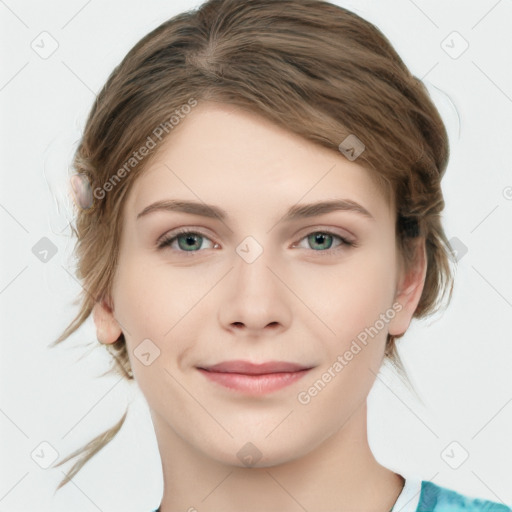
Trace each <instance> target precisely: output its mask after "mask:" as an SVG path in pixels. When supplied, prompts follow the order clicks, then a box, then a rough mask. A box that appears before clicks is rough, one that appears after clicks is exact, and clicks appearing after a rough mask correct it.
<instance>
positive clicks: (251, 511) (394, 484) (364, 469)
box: [152, 402, 404, 512]
mask: <svg viewBox="0 0 512 512" xmlns="http://www.w3.org/2000/svg"><path fill="white" fill-rule="evenodd" d="M366 413H367V409H366V402H364V403H363V405H362V406H361V407H360V408H359V409H358V410H357V411H356V412H355V413H354V414H353V415H352V416H351V417H350V419H349V420H348V421H347V422H346V423H345V424H344V425H343V427H342V428H341V429H340V430H338V431H337V432H335V433H333V434H332V435H331V436H330V437H328V438H327V439H325V440H324V441H323V442H322V443H320V444H319V445H318V446H317V447H316V448H314V449H313V450H311V451H310V452H309V453H307V454H306V455H305V456H303V457H300V458H297V459H294V460H288V461H286V462H284V463H279V464H276V465H267V467H243V466H241V467H239V466H234V465H229V464H225V463H222V462H220V461H218V460H215V459H213V458H211V457H209V456H208V454H205V453H203V452H199V451H197V450H196V449H195V448H194V447H193V446H191V445H190V444H189V443H188V442H186V441H185V440H183V439H182V438H181V437H179V436H178V435H177V434H176V432H175V431H174V430H172V428H170V427H169V425H168V424H167V423H166V422H165V421H164V419H163V418H162V417H161V416H158V415H157V414H155V413H154V411H152V417H153V424H154V426H155V433H156V436H157V441H158V446H159V451H160V456H161V459H162V470H163V476H164V494H163V498H162V503H161V506H160V512H177V511H184V510H186V511H188V510H190V511H194V510H222V511H224V512H235V511H236V512H239V511H240V510H244V512H262V511H265V512H270V511H274V510H275V511H279V512H292V511H299V510H307V511H308V512H319V511H324V510H336V511H339V512H348V511H354V510H364V511H365V512H389V511H390V509H391V508H392V507H393V504H394V503H395V501H396V500H397V498H398V495H399V494H400V492H401V490H402V488H403V485H404V479H403V478H402V477H401V476H400V475H398V474H396V473H394V472H392V471H391V470H389V469H387V468H385V467H384V466H382V465H381V464H379V463H378V462H377V461H376V459H375V458H374V456H373V454H372V452H371V450H370V447H369V445H368V439H367V431H366Z"/></svg>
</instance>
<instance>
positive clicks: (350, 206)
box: [137, 199, 375, 222]
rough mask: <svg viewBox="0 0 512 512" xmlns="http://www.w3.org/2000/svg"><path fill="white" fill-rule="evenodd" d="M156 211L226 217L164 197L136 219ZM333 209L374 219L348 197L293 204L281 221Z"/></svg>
mask: <svg viewBox="0 0 512 512" xmlns="http://www.w3.org/2000/svg"><path fill="white" fill-rule="evenodd" d="M156 211H169V212H182V213H190V214H193V215H199V216H201V217H208V218H218V219H220V220H225V219H227V217H228V214H227V212H226V211H225V210H223V209H222V208H219V207H218V206H215V205H212V204H206V203H200V202H197V201H184V200H179V199H166V200H162V201H156V202H155V203H152V204H150V205H149V206H146V208H144V209H143V210H142V211H141V212H140V213H139V214H138V215H137V220H138V219H140V218H141V217H144V216H146V215H148V214H150V213H152V212H156ZM335 211H348V212H355V213H359V214H360V215H362V216H364V217H367V218H368V219H372V220H375V218H374V217H373V215H372V214H371V213H370V212H369V211H368V210H367V209H366V208H364V207H363V206H362V205H360V204H359V203H356V202H355V201H352V200H350V199H335V200H331V201H319V202H316V203H309V204H298V205H294V206H292V207H291V208H289V210H288V211H287V212H286V213H285V214H284V215H283V217H282V218H281V221H282V222H291V221H294V220H298V219H304V218H308V217H315V216H317V215H323V214H326V213H331V212H335Z"/></svg>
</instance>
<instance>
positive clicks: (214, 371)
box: [198, 360, 311, 395]
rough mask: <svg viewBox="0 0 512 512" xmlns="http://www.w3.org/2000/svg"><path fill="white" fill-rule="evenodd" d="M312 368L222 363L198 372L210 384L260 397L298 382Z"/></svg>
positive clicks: (266, 363)
mask: <svg viewBox="0 0 512 512" xmlns="http://www.w3.org/2000/svg"><path fill="white" fill-rule="evenodd" d="M310 369H311V367H308V366H303V365H300V364H297V363H290V362H285V361H268V362H265V363H259V364H255V363H250V362H248V361H240V360H238V361H225V362H222V363H218V364H215V365H213V366H209V367H198V370H199V372H200V373H201V374H203V375H204V376H205V377H206V378H207V379H208V380H209V381H211V382H214V383H215V384H218V385H221V386H223V387H224V388H228V389H229V390H230V391H236V392H238V393H243V394H246V395H263V394H267V393H271V392H274V391H278V390H279V389H282V388H284V387H286V386H289V385H291V384H292V383H294V382H296V381H297V380H299V379H301V378H302V377H303V376H304V375H305V374H306V373H307V372H308V371H309V370H310Z"/></svg>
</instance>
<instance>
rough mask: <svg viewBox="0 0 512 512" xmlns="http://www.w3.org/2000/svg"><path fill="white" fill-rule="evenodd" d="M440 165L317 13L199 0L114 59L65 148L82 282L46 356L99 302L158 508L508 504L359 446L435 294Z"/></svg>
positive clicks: (327, 7) (330, 22)
mask: <svg viewBox="0 0 512 512" xmlns="http://www.w3.org/2000/svg"><path fill="white" fill-rule="evenodd" d="M448 156H449V148H448V140H447V134H446V131H445V127H444V125H443V122H442V120H441V118H440V116H439V113H438V112H437V110H436V108H435V106H434V105H433V103H432V101H431V100H430V98H429V96H428V93H427V92H426V89H425V87H424V86H423V84H422V83H421V82H420V81H419V80H417V79H416V78H415V77H414V76H412V75H411V73H410V72H409V71H408V69H407V68H406V66H405V64H404V63H403V62H402V60H401V59H400V57H399V56H398V55H397V53H396V52H395V50H394V49H393V48H392V47H391V45H390V43H389V41H388V40H387V39H386V38H385V37H384V36H383V35H382V34H381V32H380V31H379V30H378V29H377V28H376V27H374V26H373V25H372V24H370V23H369V22H367V21H365V20H363V19H362V18H360V17H358V16H357V15H355V14H354V13H351V12H350V11H348V10H346V9H343V8H341V7H337V6H335V5H332V4H330V3H327V2H323V1H315V0H282V1H274V0H257V1H251V2H242V1H237V0H210V1H207V2H205V3H204V4H203V5H202V6H200V8H199V9H197V10H196V11H192V12H187V13H183V14H181V15H179V16H176V17H174V18H172V19H170V20H169V21H167V22H165V23H164V24H162V25H161V26H160V27H158V28H157V29H155V30H154V31H152V32H151V33H150V34H148V35H147V36H145V37H144V38H143V39H142V40H141V41H140V42H139V43H137V44H136V45H135V47H134V48H133V49H132V50H131V51H130V52H129V53H128V54H127V56H126V57H125V58H124V60H123V61H122V62H121V64H120V65H119V66H118V67H117V68H116V69H115V70H114V72H113V73H112V75H111V76H110V78H109V79H108V81H107V83H106V84H105V86H104V88H103V89H102V91H101V92H100V94H99V96H98V99H97V101H96V102H95V104H94V106H93V109H92V111H91V113H90V116H89V119H88V121H87V125H86V127H85V131H84V135H83V139H82V141H81V144H80V146H79V148H78V150H77V153H76V158H75V168H76V170H77V173H78V178H75V181H74V189H75V190H78V191H75V194H76V195H75V197H76V198H77V204H78V206H79V208H78V211H77V219H76V235H77V239H78V241H77V245H76V255H77V258H78V264H79V267H78V277H79V278H81V279H82V280H83V286H84V289H85V290H87V291H86V292H85V293H84V295H83V298H82V299H83V300H82V305H81V310H80V312H79V314H78V315H77V317H76V318H75V319H74V321H73V322H72V323H71V324H70V326H69V327H68V328H67V329H66V330H65V331H64V333H63V334H62V336H61V337H60V338H59V339H58V340H56V343H60V342H62V341H63V340H65V339H66V338H67V337H68V336H69V335H70V334H71V333H72V332H74V331H75V330H76V329H78V328H79V327H80V325H81V324H82V323H83V322H84V321H85V320H86V319H87V318H88V317H89V316H90V314H91V313H92V315H93V318H94V321H95V325H96V329H97V337H98V340H99V341H100V342H101V343H103V344H105V346H106V347H107V348H108V349H109V350H110V351H111V353H112V354H113V355H114V356H115V358H116V361H118V362H119V369H121V370H122V371H123V372H125V375H126V377H127V378H129V379H132V378H135V379H136V381H137V383H138V385H139V386H140V389H141V390H142V392H143V394H144V396H145V398H146V400H147V402H148V404H149V407H150V410H151V417H152V420H153V424H154V427H155V433H156V437H157V441H158V446H159V451H160V455H161V459H162V469H163V475H164V495H163V498H162V501H161V504H160V507H159V509H158V510H159V511H160V512H170V511H175V510H196V507H197V510H212V511H217V510H223V511H230V510H244V511H246V512H251V511H271V510H276V511H277V510H279V511H292V510H301V509H302V510H308V511H314V510H318V511H324V510H337V511H349V510H350V511H353V510H361V511H363V510H364V511H371V512H387V511H389V510H395V511H398V510H411V511H413V510H418V511H420V510H421V511H427V510H429V511H435V512H441V511H444V510H451V511H452V510H453V511H455V510H472V511H473V510H474V511H476V510H492V511H500V512H501V511H503V512H505V511H509V512H510V508H508V507H506V506H504V505H500V504H498V503H491V502H489V501H484V500H477V499H472V498H469V497H464V496H462V495H460V494H458V493H456V492H454V491H450V490H448V489H445V488H442V487H439V486H437V485H435V484H433V483H432V482H429V481H426V480H422V481H413V480H406V479H405V478H404V477H403V476H402V475H400V474H398V473H395V472H393V471H391V470H390V469H388V468H386V467H384V466H382V465H381V464H379V463H378V461H377V460H376V459H375V457H374V456H373V454H372V452H371V450H370V447H369V445H368V441H367V429H366V422H367V417H366V412H367V409H366V398H367V396H368V393H369V391H370V389H371V388H372V385H373V383H374V381H375V377H376V374H377V373H378V371H379V368H380V366H381V364H382V362H383V361H384V359H385V358H388V359H389V360H390V361H392V362H393V363H394V364H395V366H396V368H397V370H398V371H399V372H400V373H401V374H402V375H403V368H402V366H401V363H400V359H399V357H398V354H397V352H396V346H395V342H396V340H397V339H398V338H399V337H400V336H402V335H403V334H404V333H405V332H406V330H407V328H408V326H409V324H410V322H411V320H412V318H414V317H416V318H421V317H424V316H426V315H428V314H430V313H432V312H433V311H435V310H436V309H437V308H438V307H439V305H440V304H441V300H442V299H443V297H445V296H448V298H449V297H450V296H451V285H452V274H451V269H450V258H451V253H450V250H449V244H448V242H447V239H446V236H445V233H444V230H443V227H442V225H441V220H440V214H441V212H442V210H443V207H444V200H443V195H442V191H441V179H442V176H443V174H444V172H445V169H446V166H447V163H448ZM82 188H85V192H84V190H82ZM87 191H90V193H89V194H87ZM124 418H125V416H123V418H121V420H120V422H119V423H118V424H117V425H115V426H114V427H113V428H112V429H111V430H110V431H108V432H106V433H105V434H104V435H102V436H99V437H98V438H96V439H95V440H93V441H92V442H91V443H90V444H89V445H88V446H86V447H85V448H84V450H83V451H85V457H84V459H82V460H81V461H79V462H78V463H77V464H75V466H74V467H73V469H72V470H71V471H70V473H69V476H73V475H74V474H75V473H76V471H78V470H79V469H80V467H81V466H82V465H83V463H85V462H86V461H87V460H88V458H89V457H90V456H92V454H94V453H95V452H96V451H98V449H100V448H101V447H102V446H104V445H105V444H106V442H108V441H109V440H110V439H111V438H112V437H113V436H114V435H115V434H116V433H117V431H118V430H119V428H120V427H121V425H122V422H123V421H124ZM77 453H79V452H77ZM77 453H74V454H71V455H70V456H69V457H67V458H66V459H64V460H63V461H61V462H60V463H59V464H62V463H63V462H65V461H67V460H69V458H71V457H73V456H75V455H76V454H77ZM64 483H65V482H62V483H61V485H63V484H64Z"/></svg>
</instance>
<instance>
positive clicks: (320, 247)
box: [300, 231, 356, 253]
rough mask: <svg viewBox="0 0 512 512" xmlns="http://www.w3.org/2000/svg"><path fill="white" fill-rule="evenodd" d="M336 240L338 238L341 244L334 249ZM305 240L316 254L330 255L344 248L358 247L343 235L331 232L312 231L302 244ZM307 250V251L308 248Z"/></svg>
mask: <svg viewBox="0 0 512 512" xmlns="http://www.w3.org/2000/svg"><path fill="white" fill-rule="evenodd" d="M335 238H337V239H338V240H339V241H340V243H339V244H338V245H337V246H335V247H334V248H332V245H333V239H335ZM303 240H305V241H306V243H307V244H309V246H310V247H312V248H313V250H314V251H315V252H328V253H330V252H335V251H337V250H339V249H340V248H341V247H343V246H347V247H355V245H356V244H355V242H352V241H350V240H348V239H347V238H344V237H342V236H341V235H337V234H336V233H332V232H331V231H312V232H311V233H309V234H308V235H306V236H305V237H304V238H302V239H301V240H300V242H302V241H303ZM305 248H306V249H307V248H308V247H305Z"/></svg>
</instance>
